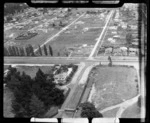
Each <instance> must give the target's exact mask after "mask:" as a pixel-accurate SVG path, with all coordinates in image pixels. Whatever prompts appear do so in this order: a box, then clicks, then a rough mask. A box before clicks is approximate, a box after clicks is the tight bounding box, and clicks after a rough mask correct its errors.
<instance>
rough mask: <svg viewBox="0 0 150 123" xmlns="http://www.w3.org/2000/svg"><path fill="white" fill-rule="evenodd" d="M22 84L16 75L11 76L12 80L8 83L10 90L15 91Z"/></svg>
mask: <svg viewBox="0 0 150 123" xmlns="http://www.w3.org/2000/svg"><path fill="white" fill-rule="evenodd" d="M20 84H21V82H20V81H19V80H18V79H17V78H16V77H15V75H13V76H11V79H10V80H9V81H7V87H8V88H9V89H10V90H12V91H13V90H14V89H15V88H16V87H19V86H20Z"/></svg>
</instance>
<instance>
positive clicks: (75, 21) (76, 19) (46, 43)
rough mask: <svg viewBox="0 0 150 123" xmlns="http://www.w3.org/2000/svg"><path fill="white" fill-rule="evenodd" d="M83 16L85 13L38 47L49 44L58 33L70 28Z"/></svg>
mask: <svg viewBox="0 0 150 123" xmlns="http://www.w3.org/2000/svg"><path fill="white" fill-rule="evenodd" d="M84 14H85V12H84V13H83V14H82V15H81V16H80V17H78V18H77V19H76V20H74V21H73V22H72V23H70V24H69V25H68V26H66V27H64V28H63V29H62V30H60V31H59V32H58V33H57V34H55V35H54V36H52V37H50V38H49V39H47V40H46V41H45V42H44V43H43V44H42V45H41V46H40V47H43V46H44V45H45V44H47V43H48V42H50V41H51V40H53V39H54V38H55V37H57V36H59V34H60V33H62V32H64V31H65V30H66V29H67V28H69V26H71V25H72V24H74V23H75V22H76V21H77V20H79V19H80V18H81V17H82V16H84ZM38 49H39V48H37V49H35V50H34V52H36V51H37V50H38Z"/></svg>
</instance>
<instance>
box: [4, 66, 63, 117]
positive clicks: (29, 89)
mask: <svg viewBox="0 0 150 123" xmlns="http://www.w3.org/2000/svg"><path fill="white" fill-rule="evenodd" d="M8 69H9V72H8V74H7V76H6V77H4V83H6V87H7V88H9V89H10V90H11V91H12V92H13V94H14V100H12V109H13V110H12V111H13V113H14V114H15V117H44V114H45V113H46V112H47V111H48V110H49V109H50V108H51V107H52V106H60V105H61V104H62V103H63V102H64V99H65V98H64V94H63V90H60V89H58V88H56V84H55V83H54V82H53V81H52V80H53V75H47V74H44V73H43V72H42V71H41V69H39V70H38V71H37V73H36V76H35V77H34V78H31V77H30V76H29V75H27V74H26V73H25V72H23V73H22V74H21V73H20V72H19V71H17V69H16V68H12V67H11V66H10V67H9V68H8ZM48 78H51V79H48Z"/></svg>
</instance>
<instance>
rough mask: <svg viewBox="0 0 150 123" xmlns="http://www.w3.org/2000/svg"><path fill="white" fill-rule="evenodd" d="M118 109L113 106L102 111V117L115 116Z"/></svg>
mask: <svg viewBox="0 0 150 123" xmlns="http://www.w3.org/2000/svg"><path fill="white" fill-rule="evenodd" d="M118 110H119V108H114V109H112V110H109V111H106V112H104V113H102V115H103V117H105V118H107V117H110V118H112V117H116V113H117V111H118Z"/></svg>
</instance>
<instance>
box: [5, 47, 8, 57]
mask: <svg viewBox="0 0 150 123" xmlns="http://www.w3.org/2000/svg"><path fill="white" fill-rule="evenodd" d="M4 56H9V52H8V49H7V48H6V47H4Z"/></svg>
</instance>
